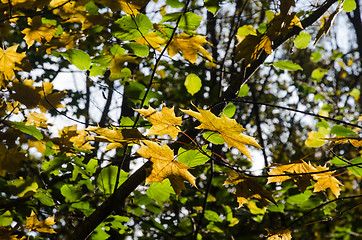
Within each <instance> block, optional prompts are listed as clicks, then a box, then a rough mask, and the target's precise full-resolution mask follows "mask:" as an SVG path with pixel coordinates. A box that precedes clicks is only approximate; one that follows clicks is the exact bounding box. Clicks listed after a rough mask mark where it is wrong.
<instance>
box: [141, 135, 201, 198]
mask: <svg viewBox="0 0 362 240" xmlns="http://www.w3.org/2000/svg"><path fill="white" fill-rule="evenodd" d="M144 142H145V143H146V144H147V145H144V144H142V145H141V148H140V149H139V150H138V151H137V153H138V154H139V155H140V156H141V157H144V158H147V159H150V161H151V162H152V163H153V165H152V170H151V173H150V174H149V175H148V176H147V178H146V184H147V183H150V182H162V181H163V180H164V179H166V178H168V179H169V180H170V182H171V186H172V188H173V189H174V191H175V193H176V195H179V194H180V193H181V191H182V190H184V189H186V188H185V183H184V181H188V182H189V183H191V184H192V185H194V186H195V187H196V184H195V177H194V176H193V175H192V174H191V173H190V172H189V171H188V170H187V169H189V167H188V166H187V165H186V164H184V163H182V162H178V161H177V160H176V159H175V157H174V154H173V151H172V150H171V149H170V148H169V147H168V146H167V145H162V146H160V145H158V144H157V143H155V142H151V141H144Z"/></svg>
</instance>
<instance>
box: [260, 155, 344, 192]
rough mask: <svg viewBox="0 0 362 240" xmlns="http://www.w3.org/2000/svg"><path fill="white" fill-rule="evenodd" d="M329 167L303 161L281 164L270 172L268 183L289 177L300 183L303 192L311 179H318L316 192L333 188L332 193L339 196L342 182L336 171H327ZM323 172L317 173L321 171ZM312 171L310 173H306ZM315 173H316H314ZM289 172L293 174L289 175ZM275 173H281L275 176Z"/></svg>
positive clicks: (280, 181)
mask: <svg viewBox="0 0 362 240" xmlns="http://www.w3.org/2000/svg"><path fill="white" fill-rule="evenodd" d="M327 170H328V168H327V167H322V166H316V167H314V166H312V165H311V164H307V163H306V162H304V161H302V162H301V163H293V164H286V165H281V166H278V167H276V168H274V169H273V170H272V171H270V172H269V173H268V174H269V175H271V176H270V177H268V182H267V183H272V182H278V183H282V182H284V181H286V180H288V179H293V180H294V181H295V182H296V184H297V185H298V187H299V189H300V190H301V191H302V192H303V191H304V190H305V189H306V188H307V187H308V186H309V185H310V184H311V183H310V181H311V180H314V181H316V183H315V184H314V192H319V191H325V190H326V189H328V188H329V189H331V191H332V193H333V194H334V195H335V196H336V197H338V196H339V193H340V190H341V189H340V185H342V183H340V182H339V181H338V180H337V179H336V178H335V177H333V176H332V174H333V173H334V172H335V171H327ZM321 171H323V173H316V172H321ZM298 173H304V174H302V175H296V174H298ZM305 173H310V174H305ZM313 173H314V174H313ZM288 174H291V175H290V176H288ZM273 175H281V176H274V177H273Z"/></svg>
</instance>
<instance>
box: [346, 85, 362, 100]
mask: <svg viewBox="0 0 362 240" xmlns="http://www.w3.org/2000/svg"><path fill="white" fill-rule="evenodd" d="M349 95H351V96H352V97H353V98H354V99H355V100H356V101H357V100H358V99H359V97H360V95H361V91H360V90H359V89H357V88H353V89H352V91H350V92H349Z"/></svg>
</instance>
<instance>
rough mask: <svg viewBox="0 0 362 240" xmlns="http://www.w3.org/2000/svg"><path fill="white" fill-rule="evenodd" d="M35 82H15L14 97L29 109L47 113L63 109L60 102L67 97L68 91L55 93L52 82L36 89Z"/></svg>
mask: <svg viewBox="0 0 362 240" xmlns="http://www.w3.org/2000/svg"><path fill="white" fill-rule="evenodd" d="M33 83H34V81H33V80H29V79H27V80H24V81H23V82H20V81H18V80H16V81H13V90H14V91H15V93H14V94H12V97H13V98H14V99H15V100H17V101H19V102H21V103H22V104H24V105H26V107H27V108H28V109H32V108H35V107H39V108H40V110H41V111H42V112H46V111H47V109H53V108H63V107H64V106H63V105H62V104H61V103H60V100H61V99H62V98H63V97H64V96H65V94H66V91H62V92H54V93H53V84H52V83H50V82H44V84H43V86H41V87H34V86H33Z"/></svg>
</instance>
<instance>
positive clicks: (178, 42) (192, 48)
mask: <svg viewBox="0 0 362 240" xmlns="http://www.w3.org/2000/svg"><path fill="white" fill-rule="evenodd" d="M204 44H210V43H209V42H208V41H207V40H206V37H204V36H191V35H188V34H186V33H181V34H178V35H176V36H175V37H174V38H173V39H172V41H171V43H170V45H169V46H168V48H167V51H168V54H169V55H170V57H173V56H175V55H176V54H177V53H178V52H179V51H181V53H182V55H183V57H184V58H185V59H187V60H189V61H190V62H191V63H196V60H197V53H198V52H200V53H201V54H202V55H203V56H204V57H205V58H207V59H208V60H210V61H212V56H211V54H210V53H209V52H208V51H206V49H205V48H204V47H203V46H202V45H204Z"/></svg>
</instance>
